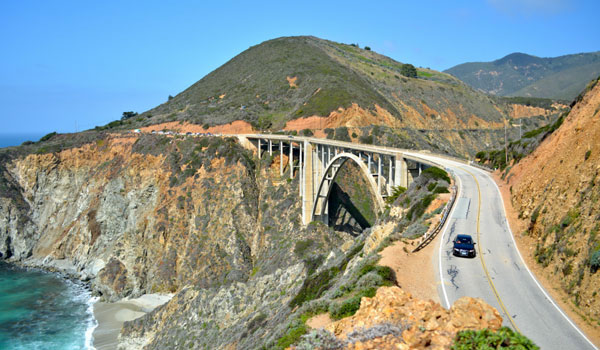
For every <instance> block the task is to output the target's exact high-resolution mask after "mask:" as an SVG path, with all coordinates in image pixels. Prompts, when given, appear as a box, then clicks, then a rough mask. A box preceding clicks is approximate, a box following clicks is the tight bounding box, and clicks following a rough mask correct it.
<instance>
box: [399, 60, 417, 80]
mask: <svg viewBox="0 0 600 350" xmlns="http://www.w3.org/2000/svg"><path fill="white" fill-rule="evenodd" d="M400 74H402V75H404V76H405V77H408V78H416V77H417V69H416V68H415V66H413V65H412V64H410V63H407V64H403V65H402V66H401V67H400Z"/></svg>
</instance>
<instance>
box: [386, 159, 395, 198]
mask: <svg viewBox="0 0 600 350" xmlns="http://www.w3.org/2000/svg"><path fill="white" fill-rule="evenodd" d="M393 166H394V165H393V164H392V157H390V164H389V168H388V180H387V188H386V190H387V195H388V196H391V195H392V186H393V185H394V182H393V181H394V179H393V178H392V169H393Z"/></svg>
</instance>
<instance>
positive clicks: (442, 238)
mask: <svg viewBox="0 0 600 350" xmlns="http://www.w3.org/2000/svg"><path fill="white" fill-rule="evenodd" d="M453 175H455V176H453V177H455V178H456V181H457V182H458V186H457V187H456V198H455V201H458V198H459V197H458V195H459V193H462V181H460V177H459V176H458V174H456V172H454V171H453ZM456 204H457V203H454V205H453V206H452V209H451V210H450V213H448V220H446V224H445V226H444V230H443V231H442V235H441V236H440V249H439V256H438V264H439V267H438V270H439V271H440V284H441V286H442V294H444V301H445V302H446V308H447V309H449V308H450V301H449V300H448V293H447V292H446V286H445V283H444V273H443V270H442V246H443V245H444V235H445V234H446V231H448V227H450V221H452V214H454V209H456V207H457V205H456Z"/></svg>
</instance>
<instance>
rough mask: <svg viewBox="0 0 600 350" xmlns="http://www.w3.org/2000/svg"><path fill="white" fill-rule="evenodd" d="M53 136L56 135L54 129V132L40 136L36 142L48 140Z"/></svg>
mask: <svg viewBox="0 0 600 350" xmlns="http://www.w3.org/2000/svg"><path fill="white" fill-rule="evenodd" d="M54 136H56V131H54V132H51V133H49V134H47V135H44V136H42V138H41V139H40V140H39V141H38V142H44V141H48V140H50V139H51V138H53V137H54Z"/></svg>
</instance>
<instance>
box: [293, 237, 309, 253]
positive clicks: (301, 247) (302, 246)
mask: <svg viewBox="0 0 600 350" xmlns="http://www.w3.org/2000/svg"><path fill="white" fill-rule="evenodd" d="M312 243H313V240H312V239H306V240H302V241H298V242H296V245H295V246H294V253H295V254H296V255H297V256H299V257H301V256H303V255H304V253H305V252H306V249H308V247H310V246H311V245H312Z"/></svg>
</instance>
